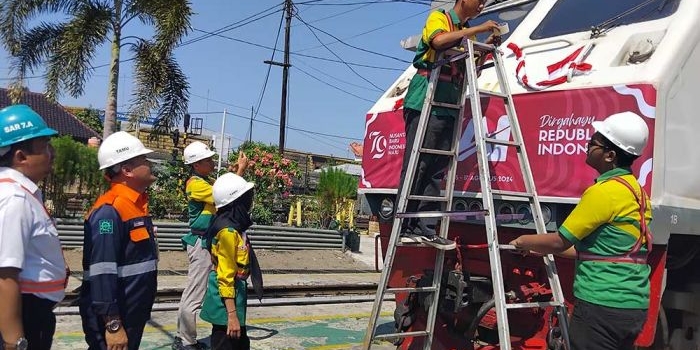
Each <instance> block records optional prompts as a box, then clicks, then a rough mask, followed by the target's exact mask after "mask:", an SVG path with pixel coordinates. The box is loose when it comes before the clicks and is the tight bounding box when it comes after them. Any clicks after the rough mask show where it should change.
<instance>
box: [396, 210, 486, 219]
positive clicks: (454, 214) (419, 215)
mask: <svg viewBox="0 0 700 350" xmlns="http://www.w3.org/2000/svg"><path fill="white" fill-rule="evenodd" d="M486 213H487V212H486V211H485V210H480V211H424V212H420V213H396V217H397V218H443V217H451V218H455V217H457V218H461V217H474V218H477V217H481V216H484V215H486Z"/></svg>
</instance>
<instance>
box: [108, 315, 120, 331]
mask: <svg viewBox="0 0 700 350" xmlns="http://www.w3.org/2000/svg"><path fill="white" fill-rule="evenodd" d="M105 328H106V329H107V332H110V333H116V332H117V331H119V330H120V329H121V328H122V321H121V320H119V319H116V318H115V319H113V320H109V322H107V323H106V324H105Z"/></svg>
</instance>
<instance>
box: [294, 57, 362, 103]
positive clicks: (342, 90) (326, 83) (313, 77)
mask: <svg viewBox="0 0 700 350" xmlns="http://www.w3.org/2000/svg"><path fill="white" fill-rule="evenodd" d="M292 68H294V69H296V70H298V71H300V72H302V73H304V74H306V75H307V76H309V77H311V78H312V79H314V80H316V81H318V82H320V83H322V84H324V85H327V86H330V87H332V88H334V89H336V90H338V91H340V92H343V93H345V94H348V95H350V96H352V97H355V98H358V99H360V100H363V101H367V102H372V103H374V102H376V101H373V100H370V99H367V98H364V97H362V96H360V95H356V94H354V93H352V92H350V91H347V90H344V89H342V88H339V87H337V86H335V85H333V84H331V83H329V82H327V81H323V80H321V79H319V78H318V77H316V76H314V75H313V74H311V73H309V72H307V71H305V70H303V69H301V68H299V67H297V66H294V67H292Z"/></svg>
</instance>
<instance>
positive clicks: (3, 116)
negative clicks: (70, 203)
mask: <svg viewBox="0 0 700 350" xmlns="http://www.w3.org/2000/svg"><path fill="white" fill-rule="evenodd" d="M56 134H58V133H57V132H56V130H53V129H51V128H49V127H48V126H47V125H46V122H44V120H43V119H42V117H41V116H39V114H37V113H36V112H35V111H33V110H32V109H31V108H29V107H28V106H25V105H13V106H9V107H6V108H4V109H2V110H0V336H1V338H2V343H3V344H4V349H19V350H24V349H40V350H44V349H47V350H48V349H50V348H51V343H52V341H53V334H54V331H55V329H56V316H55V315H54V313H53V307H54V306H55V305H56V303H57V302H59V301H61V300H62V299H63V297H64V293H65V286H66V278H67V270H66V263H65V260H64V258H63V252H62V250H61V243H60V241H59V239H58V232H57V231H56V227H55V226H54V223H53V219H52V218H51V216H50V215H49V213H48V211H46V208H45V207H44V204H43V198H42V193H41V191H40V190H39V187H38V186H37V183H39V182H40V181H41V180H43V179H44V178H45V177H46V176H47V175H48V174H49V173H50V172H51V166H52V163H53V148H52V147H51V144H50V143H49V139H50V137H51V136H53V135H56Z"/></svg>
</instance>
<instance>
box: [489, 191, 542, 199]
mask: <svg viewBox="0 0 700 350" xmlns="http://www.w3.org/2000/svg"><path fill="white" fill-rule="evenodd" d="M491 193H493V194H494V195H497V196H508V197H520V198H532V197H534V196H533V195H532V193H529V192H517V191H504V190H491Z"/></svg>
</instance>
